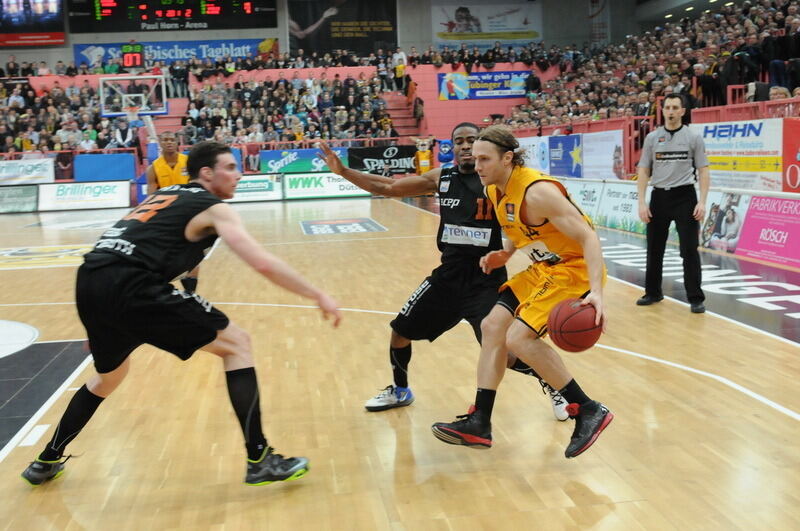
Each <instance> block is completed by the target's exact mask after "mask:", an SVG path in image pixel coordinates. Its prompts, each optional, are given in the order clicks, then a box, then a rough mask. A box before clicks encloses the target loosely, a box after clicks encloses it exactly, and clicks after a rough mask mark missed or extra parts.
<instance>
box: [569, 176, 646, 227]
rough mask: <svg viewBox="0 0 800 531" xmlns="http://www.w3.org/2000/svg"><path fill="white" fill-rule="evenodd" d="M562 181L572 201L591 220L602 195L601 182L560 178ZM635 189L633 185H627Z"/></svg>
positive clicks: (595, 213) (602, 185)
mask: <svg viewBox="0 0 800 531" xmlns="http://www.w3.org/2000/svg"><path fill="white" fill-rule="evenodd" d="M561 182H562V183H564V186H566V187H567V192H569V196H570V197H571V198H572V202H573V203H575V204H576V205H578V207H579V208H580V209H581V210H582V211H583V213H584V214H587V215H588V216H589V217H590V218H592V221H594V220H595V218H596V217H597V208H598V207H599V206H600V197H602V195H603V187H604V186H605V185H604V184H603V183H584V182H581V181H574V180H572V179H562V180H561ZM629 188H631V189H635V188H636V187H635V186H632V187H629Z"/></svg>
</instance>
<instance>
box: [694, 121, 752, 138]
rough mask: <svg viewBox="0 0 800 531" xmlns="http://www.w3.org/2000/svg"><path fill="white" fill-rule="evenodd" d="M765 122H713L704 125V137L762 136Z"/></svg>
mask: <svg viewBox="0 0 800 531" xmlns="http://www.w3.org/2000/svg"><path fill="white" fill-rule="evenodd" d="M763 127H764V122H758V124H753V123H743V124H738V123H737V124H712V125H706V126H705V127H703V138H736V137H739V138H747V137H751V136H761V129H763Z"/></svg>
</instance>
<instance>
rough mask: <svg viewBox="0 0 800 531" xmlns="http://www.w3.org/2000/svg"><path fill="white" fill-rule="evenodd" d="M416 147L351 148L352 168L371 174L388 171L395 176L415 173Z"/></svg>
mask: <svg viewBox="0 0 800 531" xmlns="http://www.w3.org/2000/svg"><path fill="white" fill-rule="evenodd" d="M416 152H417V148H416V146H386V147H366V148H364V147H361V148H350V149H349V150H348V156H349V157H350V167H351V168H353V169H354V170H361V171H366V172H369V173H380V174H382V173H383V172H384V169H385V168H386V169H388V170H389V171H390V172H391V173H393V174H402V173H414V172H415V171H416V170H415V168H414V155H415V154H416Z"/></svg>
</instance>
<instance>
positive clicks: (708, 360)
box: [0, 199, 800, 530]
mask: <svg viewBox="0 0 800 531" xmlns="http://www.w3.org/2000/svg"><path fill="white" fill-rule="evenodd" d="M237 209H238V210H239V211H240V212H241V213H242V216H243V217H244V219H245V220H246V223H247V226H248V227H249V229H250V230H251V231H252V233H253V234H254V235H255V236H256V238H257V239H258V240H259V241H260V242H263V244H264V245H265V247H266V248H267V249H268V250H269V251H271V252H274V253H276V254H278V255H280V256H281V257H283V258H285V259H286V260H287V261H289V262H290V263H291V264H293V265H294V266H295V267H296V268H297V269H298V270H300V271H301V272H302V273H303V274H304V275H306V276H307V277H308V278H309V279H311V280H312V281H313V282H314V283H315V284H317V285H318V286H320V287H322V288H324V289H325V290H327V291H329V292H330V293H332V294H333V295H334V296H335V297H337V298H338V300H339V301H340V302H341V304H342V306H343V307H344V308H345V319H344V321H343V323H342V326H341V327H340V329H338V330H334V329H332V328H331V327H330V326H329V324H328V323H326V322H323V321H322V320H321V319H320V316H319V313H318V311H317V310H315V309H314V308H312V307H310V306H309V304H308V301H305V300H303V299H300V298H298V297H296V296H294V295H291V294H288V293H286V292H283V291H281V290H279V289H278V288H276V287H274V286H273V285H271V284H270V283H269V282H267V281H266V280H264V279H262V278H261V277H259V276H258V275H257V274H255V273H253V272H252V271H249V270H248V269H247V268H246V266H245V265H244V264H243V263H242V262H241V261H239V260H238V259H237V258H236V257H235V256H234V255H233V254H232V253H231V252H230V250H229V249H227V248H226V247H225V246H224V244H223V245H221V246H219V248H218V249H217V250H216V251H215V252H214V254H213V256H212V257H211V258H210V259H209V260H207V261H206V262H205V263H204V264H203V266H202V276H201V280H200V287H199V290H198V291H199V292H200V293H201V294H202V295H204V296H205V297H207V298H208V299H210V300H211V301H213V302H214V303H215V304H217V305H218V307H219V308H220V309H222V310H223V311H225V312H226V313H227V314H228V315H229V316H230V317H231V318H232V320H234V321H235V322H237V323H238V324H240V325H242V326H243V327H244V328H245V329H247V330H248V331H249V332H250V333H251V334H252V337H253V343H254V348H255V352H256V360H257V370H258V374H259V377H260V381H261V385H262V399H261V400H262V416H263V420H264V425H265V432H266V434H267V436H268V438H269V440H270V442H271V443H272V444H273V445H274V446H276V447H277V449H278V450H279V451H280V452H282V453H285V454H291V455H305V456H307V457H309V458H310V461H311V471H310V473H309V474H308V475H307V476H306V477H304V478H302V479H301V480H299V481H294V482H288V483H278V484H273V485H269V486H264V487H247V486H245V485H244V484H243V483H242V480H243V477H244V472H245V460H244V454H243V446H242V436H241V433H240V430H239V427H238V424H237V422H236V419H235V417H234V415H233V412H232V410H231V406H230V404H229V402H228V397H227V392H226V389H225V383H224V376H223V373H222V370H221V362H220V361H219V360H218V359H216V358H214V357H213V356H211V355H209V354H205V353H197V354H196V355H195V356H194V357H193V358H192V359H191V360H189V361H188V362H185V363H184V362H180V361H178V360H177V359H175V358H173V357H172V356H171V355H168V354H166V353H164V352H160V351H157V350H156V349H154V348H152V347H142V348H141V349H139V350H138V351H136V352H135V353H134V355H133V363H132V370H131V373H130V375H129V377H128V379H127V381H126V382H124V383H123V385H122V386H121V388H120V389H118V390H117V391H116V393H114V394H113V395H112V396H111V397H110V398H108V399H107V400H106V401H105V402H104V403H103V404H102V405H101V407H100V409H99V410H98V412H97V414H96V415H95V417H94V418H93V420H92V421H91V422H90V424H89V425H88V426H87V428H86V429H85V430H84V432H83V433H81V435H80V436H79V437H78V438H77V439H76V440H75V441H73V442H72V444H71V445H70V447H69V453H72V454H77V455H79V456H80V457H78V458H74V459H71V460H70V461H69V463H67V466H66V472H65V473H64V475H63V476H61V477H60V478H59V479H57V480H56V481H53V482H50V483H48V484H45V485H43V486H41V487H39V488H35V489H34V488H31V487H30V486H29V485H27V484H26V483H24V482H23V481H22V480H21V479H20V478H19V474H20V472H21V471H22V470H23V469H24V468H25V466H27V464H28V463H29V461H31V460H32V459H33V458H34V457H35V455H36V453H37V452H38V451H39V449H40V448H41V446H42V444H43V441H44V440H46V439H47V438H49V437H50V435H51V434H52V429H53V426H54V425H55V424H56V423H57V421H58V418H59V417H60V415H61V413H62V411H63V410H64V408H65V406H66V404H67V402H68V400H69V399H70V397H71V396H72V394H73V393H74V391H75V390H76V389H77V388H78V387H79V386H80V385H82V384H83V382H84V381H85V379H86V378H87V377H88V375H89V374H90V368H87V365H86V364H84V365H83V366H82V367H83V369H82V370H81V369H80V367H79V370H77V371H76V372H75V374H74V376H75V378H74V380H70V381H68V382H66V383H65V384H64V385H63V386H62V389H61V390H60V391H63V392H56V393H55V394H54V395H53V398H52V399H51V400H50V403H49V404H46V405H45V406H44V407H43V408H42V409H41V410H40V412H39V417H38V418H36V419H34V422H33V424H34V425H39V426H41V425H49V426H50V428H49V429H48V430H47V431H46V432H45V433H44V434H43V435H41V436H40V438H39V439H38V440H36V441H29V443H28V444H30V443H31V442H33V445H32V446H19V445H16V444H11V445H9V446H7V447H6V449H5V450H4V452H3V454H2V455H0V459H2V461H0V484H1V485H2V496H0V528H2V529H9V530H17V529H332V530H333V529H392V530H399V529H459V530H461V529H548V530H556V529H648V530H652V529H713V530H717V529H787V530H788V529H800V445H799V444H798V441H799V440H800V422H798V421H799V420H800V415H798V413H797V412H799V411H800V393H798V391H799V390H800V384H798V381H800V360H799V357H798V354H800V349H798V347H797V346H796V345H793V344H790V343H789V342H787V341H781V340H780V339H778V338H776V337H773V336H770V335H765V334H763V333H760V332H759V331H757V330H754V329H751V328H747V327H743V326H740V325H738V324H736V323H735V322H732V321H730V320H725V319H720V318H718V317H716V316H715V315H713V314H711V313H707V314H705V315H693V314H691V313H690V312H689V311H688V310H687V309H686V307H685V306H683V305H680V304H678V303H675V302H673V301H670V300H667V301H664V302H663V303H662V304H659V305H655V306H652V307H648V308H637V307H636V306H634V305H633V301H634V300H635V299H636V297H638V296H639V295H640V294H641V290H640V289H637V288H635V287H632V286H631V285H629V284H626V283H622V282H618V281H616V280H614V279H610V280H609V282H608V285H607V288H606V301H607V304H608V314H609V330H608V333H607V334H605V335H604V336H603V337H602V338H601V341H600V343H601V344H600V345H598V346H596V347H595V348H593V349H591V350H590V351H587V352H585V353H581V354H564V357H565V359H566V363H567V365H568V367H570V368H571V370H572V371H573V372H574V374H575V376H576V378H577V379H578V381H579V382H580V383H581V384H582V386H583V387H584V389H586V390H587V392H588V393H589V394H590V395H591V396H592V397H595V398H597V399H599V400H601V401H603V402H604V403H605V404H606V405H608V406H609V407H610V408H611V409H612V410H613V411H614V413H615V414H616V418H615V420H614V422H613V423H612V424H611V425H610V427H609V428H608V429H607V430H606V431H605V432H604V433H603V435H602V436H601V437H600V439H599V440H598V442H597V443H596V444H595V445H594V446H593V447H592V448H591V449H590V450H589V451H587V452H586V453H585V454H583V455H581V456H580V457H578V458H576V459H571V460H567V459H565V458H564V456H563V451H564V448H565V445H566V444H567V442H568V439H569V436H570V434H571V432H572V427H573V424H572V421H567V422H563V423H562V422H557V421H555V420H554V419H553V417H552V415H551V411H550V404H549V401H548V400H547V399H546V397H545V396H544V395H543V394H542V392H541V390H540V388H539V385H538V383H537V382H536V381H535V380H534V379H532V378H530V377H527V376H522V375H520V374H516V373H509V374H508V375H507V377H506V379H505V380H504V382H503V385H502V387H501V389H500V392H499V394H498V399H497V405H496V407H495V414H494V419H493V420H494V429H493V435H494V441H495V444H494V447H493V448H492V449H491V450H488V451H475V450H471V449H467V448H462V447H456V446H450V445H446V444H443V443H441V442H440V441H438V440H436V439H435V438H434V437H433V435H432V434H431V432H430V425H431V424H432V423H433V422H435V421H442V420H447V421H449V420H452V419H453V418H454V416H455V415H457V414H462V413H464V412H465V411H466V409H467V407H468V405H469V404H470V403H471V401H472V399H473V397H474V388H475V368H476V362H477V359H478V346H477V343H476V342H475V339H474V337H473V335H472V331H471V329H470V328H469V326H467V325H466V324H464V323H462V324H460V325H458V326H456V327H455V328H454V329H453V330H451V331H450V332H449V333H447V334H445V335H444V336H442V337H441V338H440V339H438V340H437V341H436V342H435V343H423V342H418V343H414V355H413V358H412V362H411V368H410V382H411V385H412V387H413V389H414V392H415V394H416V397H417V400H416V402H415V403H414V404H413V405H412V406H410V407H407V408H401V409H398V410H391V411H387V412H382V413H368V412H366V411H365V410H364V408H363V403H364V401H365V400H366V399H367V398H369V397H370V396H373V395H375V394H376V393H377V392H378V390H379V389H381V388H383V387H384V386H386V385H388V384H389V383H390V382H391V371H390V369H389V367H388V363H387V358H388V353H387V350H388V339H389V333H390V328H389V324H388V323H389V321H390V319H391V318H392V316H393V315H394V314H395V313H396V312H397V310H398V309H399V308H400V307H401V306H402V304H403V303H404V302H405V299H406V297H407V296H408V295H409V294H410V293H411V292H412V291H413V290H414V289H415V288H416V286H417V285H418V283H419V282H420V281H421V280H422V279H423V278H424V277H425V276H426V275H427V274H428V273H429V272H430V270H431V269H432V268H433V267H435V266H436V265H437V263H438V252H437V250H436V246H435V242H434V237H435V233H436V227H437V224H438V217H436V216H435V215H432V214H431V213H429V212H425V211H423V210H420V209H417V208H414V207H412V206H410V205H408V204H404V203H402V202H400V201H396V200H390V199H347V200H313V201H303V202H286V203H257V204H243V205H238V206H237ZM121 214H122V212H121V211H119V210H114V211H85V212H73V213H53V214H40V215H28V214H24V215H23V214H18V215H6V216H2V217H0V243H2V245H0V246H1V247H3V248H12V247H20V246H65V245H76V246H82V245H85V246H89V245H91V244H92V243H93V242H94V241H95V240H96V238H97V237H98V235H99V234H100V233H101V232H102V230H103V228H104V227H106V226H109V225H110V223H111V222H113V221H114V220H115V219H117V218H118V217H120V216H121ZM350 218H372V219H374V220H375V221H377V222H378V223H379V224H381V225H383V226H384V227H386V228H387V229H388V231H386V232H369V233H351V234H334V235H318V236H309V235H305V234H303V232H302V231H301V225H300V222H301V221H303V220H329V219H350ZM42 249H44V250H43V251H42V253H41V254H42V255H48V254H52V255H58V256H60V257H61V258H56V259H57V260H62V261H66V262H70V260H72V261H73V262H77V261H78V260H79V259H78V258H77V256H75V255H79V254H80V253H74V252H73V253H72V254H70V252H68V251H61V252H57V251H54V250H53V249H52V247H51V248H42ZM34 254H35V253H34ZM31 263H32V264H34V265H37V264H38V265H42V263H40V262H37V261H35V260H33V261H31ZM524 265H525V263H524V261H523V260H522V259H518V258H516V257H515V259H514V260H513V261H512V263H511V265H510V271H512V272H514V271H517V270H519V269H521V268H522V267H524ZM75 271H76V269H75V267H74V266H67V267H45V268H31V269H5V270H4V269H0V285H2V290H0V320H7V321H18V322H23V323H28V324H30V325H32V326H34V327H36V328H37V329H38V330H39V332H40V337H39V339H38V341H39V342H46V341H67V340H81V339H83V338H84V331H83V328H82V327H81V324H80V321H79V320H78V318H77V314H76V311H75V309H74V306H73V305H72V302H73V301H74V296H73V285H74V275H75ZM51 392H52V391H48V393H51ZM30 424H31V423H30V422H29V426H27V427H28V428H30V427H31V426H30ZM12 442H19V437H18V438H17V440H16V441H12Z"/></svg>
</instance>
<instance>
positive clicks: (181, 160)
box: [147, 131, 200, 293]
mask: <svg viewBox="0 0 800 531" xmlns="http://www.w3.org/2000/svg"><path fill="white" fill-rule="evenodd" d="M158 145H159V147H160V148H161V155H160V156H159V157H158V158H157V159H156V160H154V161H153V163H152V164H151V165H150V166H148V167H147V195H153V194H154V193H155V192H156V190H159V189H161V188H166V187H167V186H173V185H176V184H187V183H188V182H189V172H188V171H187V169H186V163H187V161H188V160H189V157H188V156H187V155H184V154H183V153H181V152H180V151H178V137H177V135H176V134H175V133H173V132H172V131H164V132H163V133H161V134H160V135H158ZM199 274H200V266H197V267H195V268H194V269H192V270H191V271H190V272H189V273H187V274H186V276H185V277H183V278H181V284H182V285H183V289H185V290H186V292H187V293H194V292H195V290H197V279H198V276H199Z"/></svg>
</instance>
